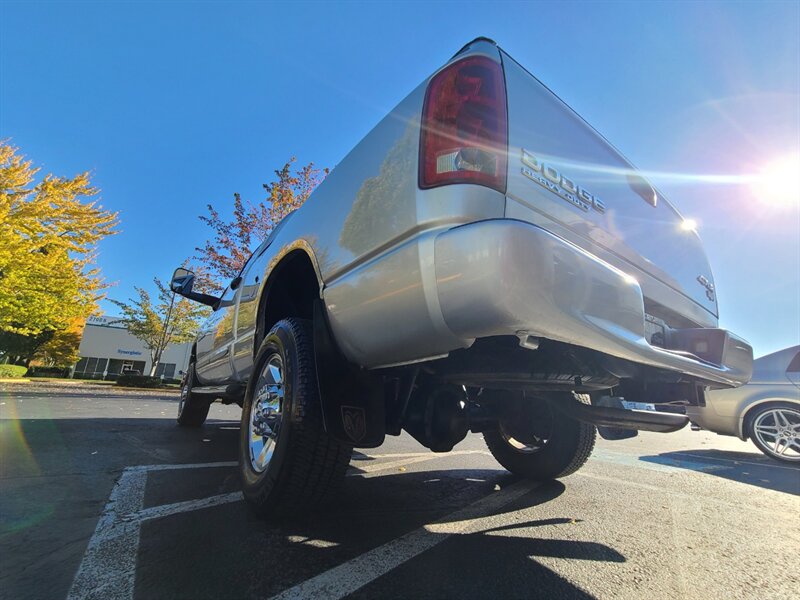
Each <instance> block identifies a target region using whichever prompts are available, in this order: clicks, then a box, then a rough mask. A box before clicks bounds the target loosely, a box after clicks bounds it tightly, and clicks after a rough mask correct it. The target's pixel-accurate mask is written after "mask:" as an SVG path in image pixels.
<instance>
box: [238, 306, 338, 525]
mask: <svg viewBox="0 0 800 600" xmlns="http://www.w3.org/2000/svg"><path fill="white" fill-rule="evenodd" d="M351 452H352V447H350V446H348V445H345V444H342V443H339V442H337V441H336V440H334V439H333V438H331V437H330V436H328V434H327V433H326V432H325V430H324V428H323V424H322V413H321V406H320V400H319V392H318V386H317V373H316V366H315V363H314V348H313V334H312V328H311V322H310V321H306V320H304V319H296V318H289V319H284V320H282V321H280V322H278V323H277V324H276V325H275V326H274V327H273V328H272V331H270V333H269V335H267V337H266V339H264V342H263V343H262V344H261V349H260V350H259V352H258V355H257V356H256V360H255V363H254V369H253V375H252V376H251V378H250V382H249V384H248V386H247V391H246V392H245V398H244V406H243V410H242V427H241V443H240V451H239V471H240V474H241V479H242V487H243V490H242V491H243V493H244V497H245V499H246V500H247V501H248V503H249V504H250V506H251V507H252V508H253V509H254V510H255V511H256V512H257V513H259V514H261V515H262V516H277V515H285V514H291V513H294V514H298V513H300V512H302V511H303V510H304V509H306V508H308V507H309V506H311V505H314V504H318V503H319V502H321V501H323V500H325V499H327V497H329V496H330V494H331V492H332V491H333V490H334V489H335V488H336V487H337V484H339V483H340V482H341V481H342V479H343V477H344V473H345V471H346V470H347V466H348V464H349V462H350V455H351Z"/></svg>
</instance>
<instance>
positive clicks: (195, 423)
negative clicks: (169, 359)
mask: <svg viewBox="0 0 800 600" xmlns="http://www.w3.org/2000/svg"><path fill="white" fill-rule="evenodd" d="M195 385H197V377H196V376H195V373H194V363H190V364H189V368H188V369H186V375H185V376H184V378H183V383H182V384H181V395H180V399H179V400H178V425H180V426H181V427H200V426H202V425H203V423H205V422H206V418H208V411H209V409H210V408H211V401H210V400H209V399H208V398H203V397H202V396H199V395H198V394H193V393H192V388H193V387H194V386H195Z"/></svg>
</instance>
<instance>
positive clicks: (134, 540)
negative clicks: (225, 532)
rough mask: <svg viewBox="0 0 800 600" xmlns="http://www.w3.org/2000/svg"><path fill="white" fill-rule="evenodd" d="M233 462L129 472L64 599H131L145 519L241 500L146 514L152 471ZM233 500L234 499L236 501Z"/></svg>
mask: <svg viewBox="0 0 800 600" xmlns="http://www.w3.org/2000/svg"><path fill="white" fill-rule="evenodd" d="M237 464H238V463H236V462H217V463H196V464H188V465H187V464H183V465H140V466H136V467H127V468H126V469H125V470H124V471H123V472H122V475H120V478H119V480H118V481H117V483H116V484H115V485H114V488H113V489H112V490H111V495H110V496H109V498H108V502H107V503H106V505H105V508H104V509H103V513H102V514H101V516H100V519H99V520H98V521H97V526H96V527H95V530H94V534H93V535H92V537H91V539H90V540H89V544H88V546H87V547H86V552H85V553H84V555H83V559H82V560H81V564H80V566H79V567H78V572H77V573H76V574H75V578H74V579H73V581H72V586H71V587H70V589H69V593H68V594H67V600H94V599H97V600H131V599H132V598H133V588H134V583H135V581H136V556H137V554H138V552H139V533H140V530H141V525H142V523H143V522H144V521H145V520H148V519H154V518H158V517H161V516H167V515H172V514H177V513H180V512H188V511H192V510H199V509H201V508H207V507H208V506H217V505H219V504H223V503H225V502H234V501H237V500H241V499H242V495H241V493H240V492H236V493H233V494H221V495H220V496H212V497H211V498H204V499H202V500H190V501H188V502H176V503H174V504H165V505H162V506H155V507H152V508H148V509H144V508H143V505H144V492H145V486H146V484H147V474H148V473H149V472H150V471H167V470H177V469H204V468H213V467H231V466H236V465H237ZM234 496H235V498H234Z"/></svg>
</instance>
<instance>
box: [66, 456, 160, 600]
mask: <svg viewBox="0 0 800 600" xmlns="http://www.w3.org/2000/svg"><path fill="white" fill-rule="evenodd" d="M146 481H147V472H146V471H127V470H126V471H124V472H123V473H122V475H121V476H120V478H119V481H117V484H116V485H115V486H114V489H113V490H112V491H111V496H110V497H109V499H108V503H107V504H106V506H105V509H104V510H103V514H102V516H101V517H100V520H99V521H98V522H97V527H96V528H95V530H94V535H92V538H91V539H90V540H89V545H88V547H87V548H86V552H85V553H84V555H83V560H81V565H80V567H78V572H77V574H76V575H75V579H74V580H73V581H72V587H70V589H69V593H68V594H67V600H90V599H95V598H96V599H97V600H102V599H107V600H127V599H130V598H133V584H134V580H135V577H136V553H137V552H138V550H139V522H138V521H123V520H121V519H119V517H118V515H119V514H124V513H134V512H137V511H139V510H141V508H142V502H143V501H144V487H145V483H146Z"/></svg>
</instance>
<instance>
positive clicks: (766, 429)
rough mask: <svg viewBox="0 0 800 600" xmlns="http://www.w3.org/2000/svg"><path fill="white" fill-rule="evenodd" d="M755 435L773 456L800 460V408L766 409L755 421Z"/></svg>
mask: <svg viewBox="0 0 800 600" xmlns="http://www.w3.org/2000/svg"><path fill="white" fill-rule="evenodd" d="M753 435H755V437H756V438H757V439H758V441H759V442H760V443H761V444H762V446H763V447H764V448H766V449H767V451H768V452H769V453H770V454H771V455H772V456H774V457H776V458H780V459H782V460H791V461H798V462H800V410H795V409H791V408H772V409H770V410H766V411H764V412H763V413H761V414H759V415H758V416H757V417H756V420H755V421H753Z"/></svg>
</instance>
